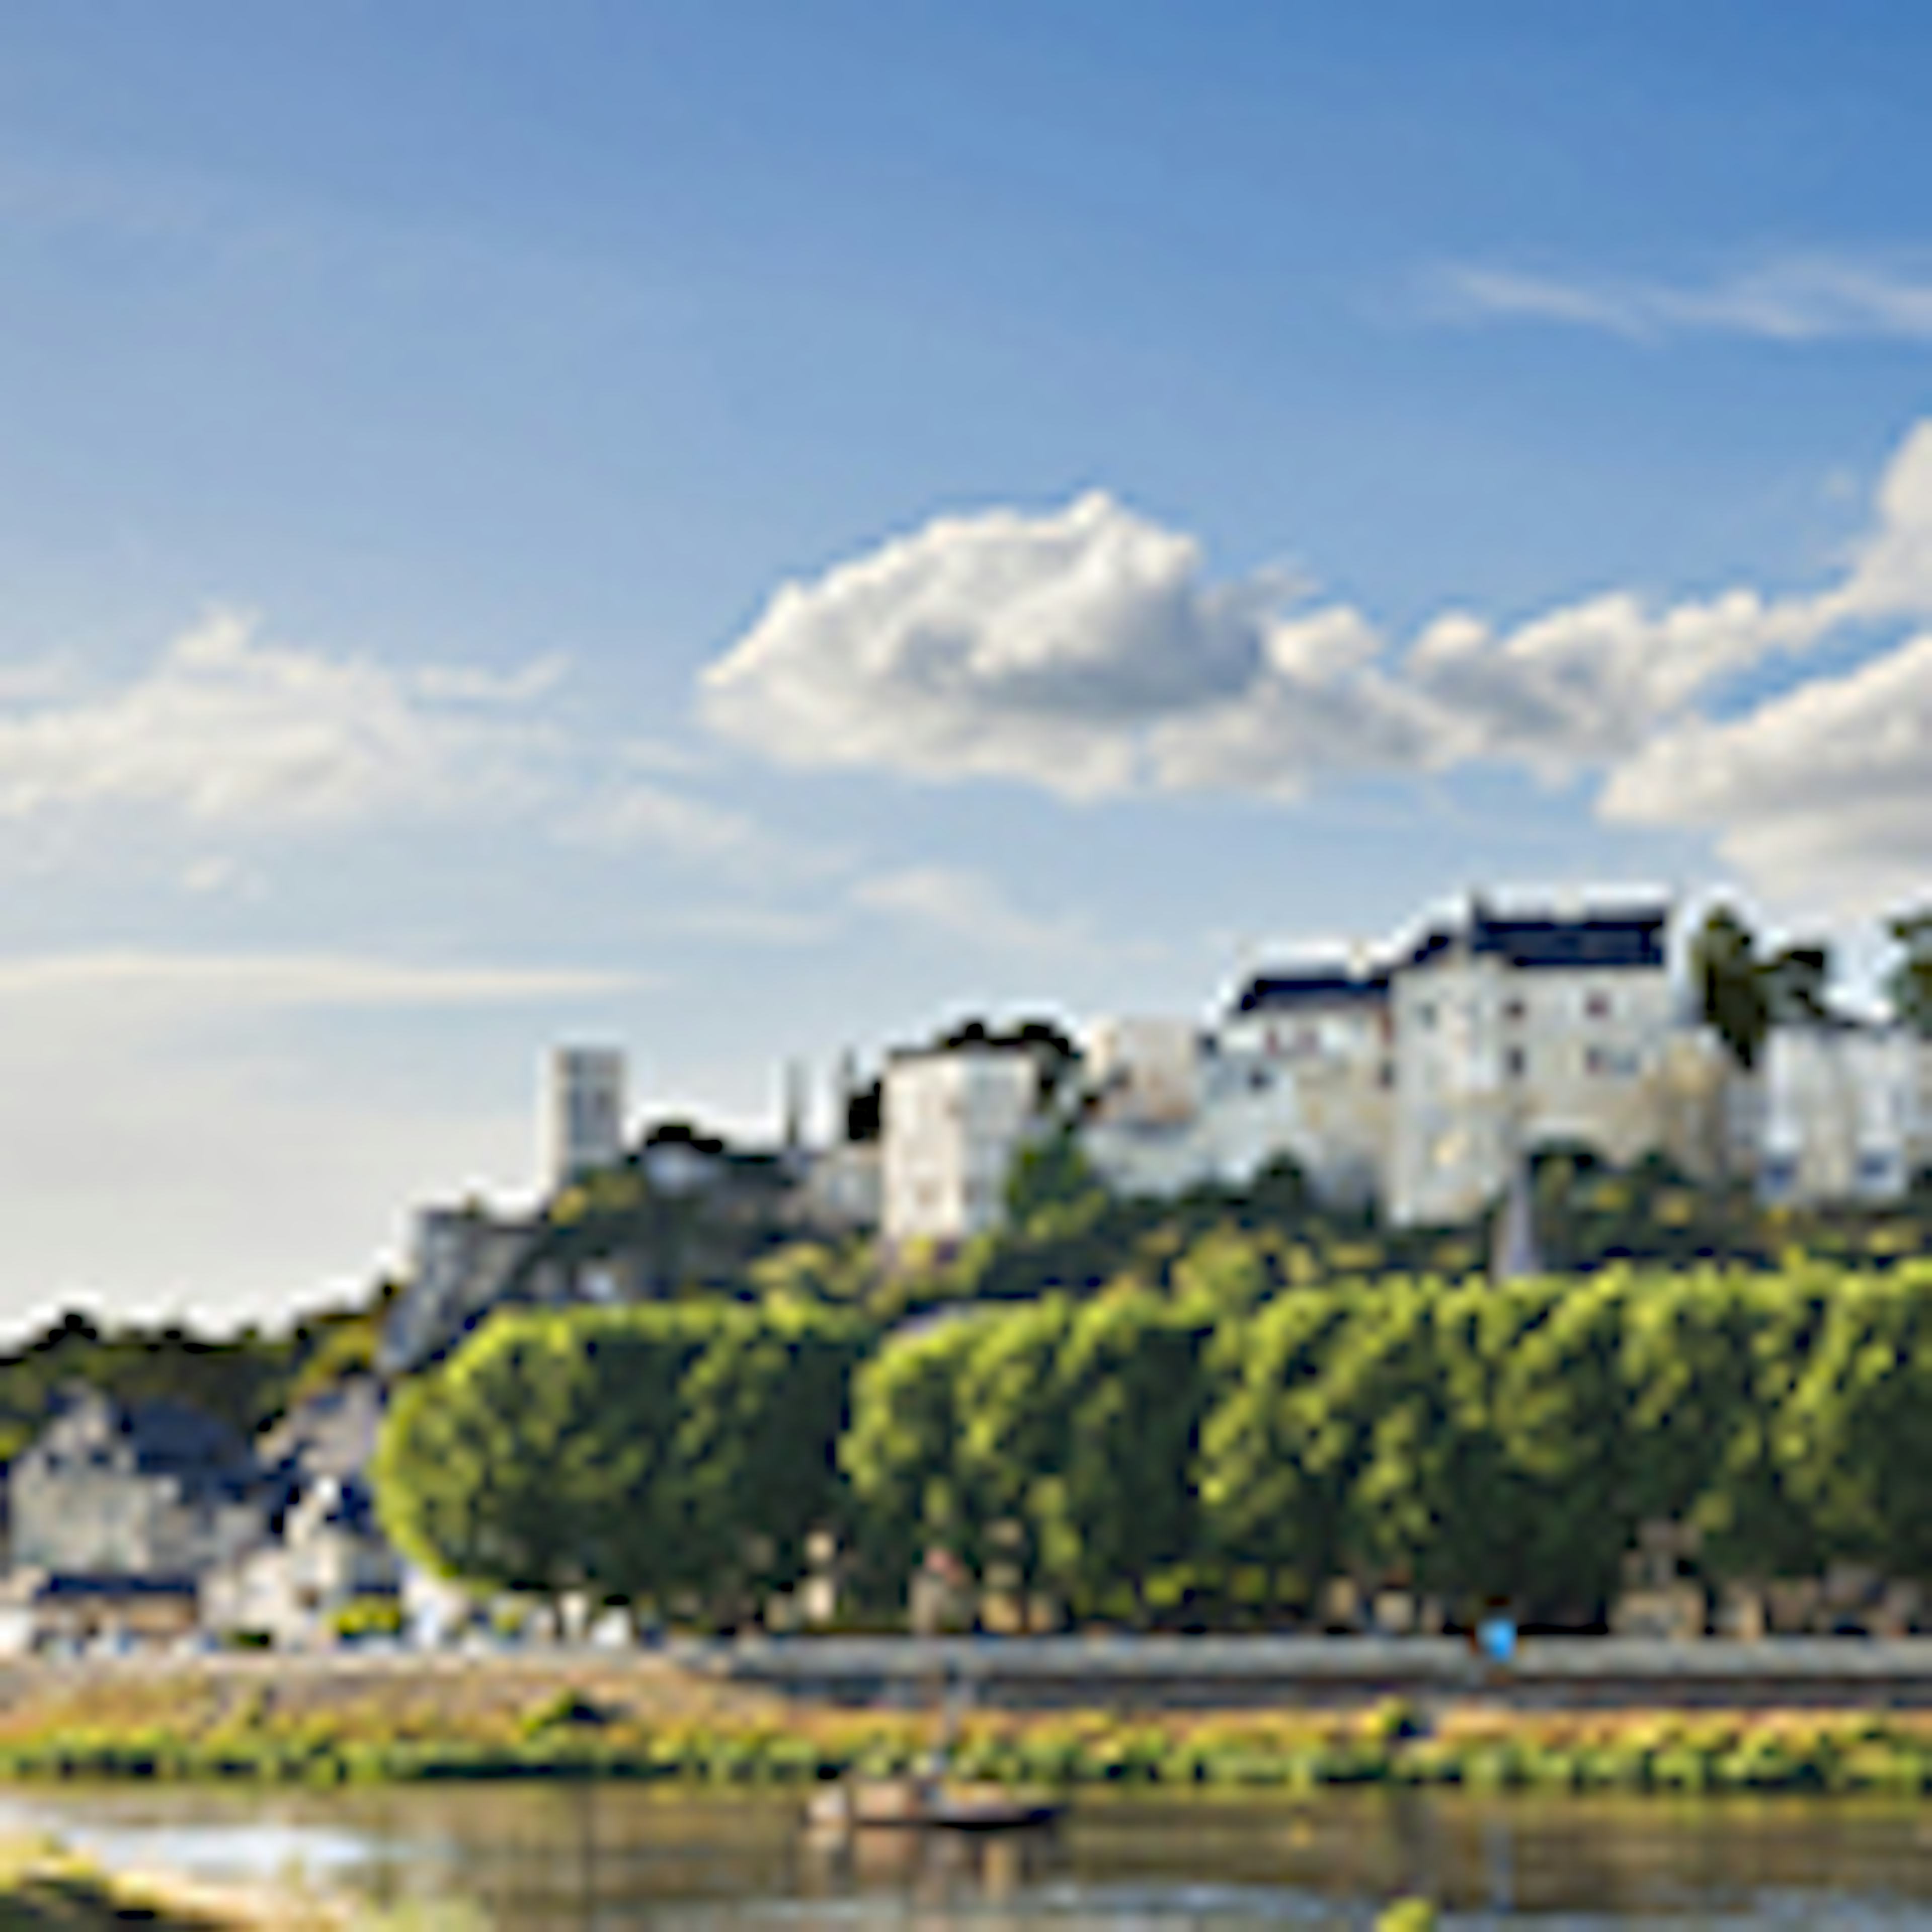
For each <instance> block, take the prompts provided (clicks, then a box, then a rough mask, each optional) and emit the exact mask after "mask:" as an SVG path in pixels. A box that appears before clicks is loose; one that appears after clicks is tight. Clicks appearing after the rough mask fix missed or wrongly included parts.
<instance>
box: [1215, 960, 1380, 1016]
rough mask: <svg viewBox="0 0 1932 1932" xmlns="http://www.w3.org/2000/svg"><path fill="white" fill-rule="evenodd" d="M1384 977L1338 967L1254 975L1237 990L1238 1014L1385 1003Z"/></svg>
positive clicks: (1317, 967)
mask: <svg viewBox="0 0 1932 1932" xmlns="http://www.w3.org/2000/svg"><path fill="white" fill-rule="evenodd" d="M1388 990H1389V980H1388V974H1386V973H1367V974H1356V973H1351V972H1349V971H1348V970H1347V969H1346V968H1342V967H1320V966H1316V967H1310V968H1307V969H1305V970H1304V971H1300V972H1277V973H1257V974H1256V975H1255V977H1253V979H1252V980H1250V981H1249V982H1248V983H1247V985H1246V986H1244V987H1243V988H1242V989H1241V997H1240V998H1239V999H1238V1000H1237V1001H1235V1012H1237V1013H1279V1012H1281V1011H1283V1010H1286V1009H1290V1008H1293V1007H1317V1006H1321V1007H1328V1006H1337V1005H1349V1004H1355V1003H1357V1002H1358V1001H1378V1000H1386V999H1387V998H1388Z"/></svg>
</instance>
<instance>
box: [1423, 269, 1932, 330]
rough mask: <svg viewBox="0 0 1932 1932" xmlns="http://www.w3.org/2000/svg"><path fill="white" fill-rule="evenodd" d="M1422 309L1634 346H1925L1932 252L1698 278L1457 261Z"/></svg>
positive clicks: (1432, 281) (1931, 325) (1431, 281)
mask: <svg viewBox="0 0 1932 1932" xmlns="http://www.w3.org/2000/svg"><path fill="white" fill-rule="evenodd" d="M1424 307H1425V308H1426V309H1427V311H1429V312H1430V314H1432V315H1433V316H1435V317H1438V318H1439V319H1442V320H1450V321H1457V322H1463V323H1484V322H1503V323H1553V324H1556V325H1559V326H1563V327H1567V328H1573V329H1599V330H1603V331H1606V332H1609V333H1610V334H1612V335H1622V336H1627V337H1629V338H1631V339H1633V340H1634V341H1660V340H1661V339H1663V338H1665V337H1667V336H1673V335H1687V334H1693V333H1697V334H1713V335H1745V336H1755V337H1758V338H1761V339H1763V340H1765V341H1773V342H1788V343H1808V342H1822V341H1832V340H1855V339H1859V338H1864V339H1868V340H1891V341H1906V342H1925V341H1932V254H1927V253H1926V252H1924V251H1918V252H1915V253H1910V254H1885V255H1874V256H1859V255H1843V254H1822V253H1821V254H1792V255H1781V256H1777V257H1772V258H1770V259H1769V260H1763V261H1760V262H1757V263H1753V264H1751V265H1749V266H1745V267H1742V268H1739V269H1732V270H1729V271H1727V272H1724V273H1723V274H1720V275H1713V276H1710V277H1708V278H1703V279H1693V280H1685V281H1664V280H1656V279H1651V278H1641V277H1637V278H1631V277H1620V276H1604V275H1590V274H1587V273H1583V274H1573V273H1568V272H1562V271H1544V270H1537V269H1523V268H1520V267H1514V266H1501V265H1497V264H1494V263H1453V264H1451V265H1449V266H1445V267H1442V268H1439V269H1434V270H1433V271H1431V272H1430V273H1429V274H1428V275H1427V276H1426V277H1425V278H1424Z"/></svg>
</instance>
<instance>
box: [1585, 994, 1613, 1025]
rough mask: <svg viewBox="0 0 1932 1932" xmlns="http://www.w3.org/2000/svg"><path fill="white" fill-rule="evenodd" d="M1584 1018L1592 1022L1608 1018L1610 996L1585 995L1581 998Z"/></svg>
mask: <svg viewBox="0 0 1932 1932" xmlns="http://www.w3.org/2000/svg"><path fill="white" fill-rule="evenodd" d="M1583 1013H1584V1016H1585V1017H1586V1019H1593V1020H1607V1019H1609V1018H1610V995H1609V994H1607V993H1586V994H1585V995H1584V996H1583Z"/></svg>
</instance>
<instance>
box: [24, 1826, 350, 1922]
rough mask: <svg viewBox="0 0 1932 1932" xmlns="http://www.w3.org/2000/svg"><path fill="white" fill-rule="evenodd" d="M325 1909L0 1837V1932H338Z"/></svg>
mask: <svg viewBox="0 0 1932 1932" xmlns="http://www.w3.org/2000/svg"><path fill="white" fill-rule="evenodd" d="M349 1924H350V1921H349V1920H348V1919H347V1918H344V1917H342V1916H341V1915H339V1914H338V1912H335V1910H334V1909H332V1908H331V1907H329V1906H325V1905H323V1904H321V1903H318V1902H314V1901H311V1900H305V1899H302V1898H299V1897H294V1896H293V1895H291V1894H289V1893H287V1892H286V1891H277V1892H275V1893H274V1894H272V1895H271V1894H269V1893H266V1892H262V1891H251V1890H245V1889H238V1888H232V1887H220V1886H212V1885H197V1884H194V1883H192V1882H189V1881H187V1880H186V1879H179V1878H175V1877H172V1876H163V1875H160V1874H155V1875H142V1876H117V1875H115V1874H113V1873H108V1872H106V1871H104V1870H101V1867H98V1865H96V1864H93V1863H92V1862H91V1861H89V1860H87V1859H86V1858H78V1857H77V1856H76V1855H74V1853H73V1852H71V1851H69V1850H68V1849H67V1848H66V1847H65V1846H62V1845H61V1844H59V1843H57V1842H55V1841H52V1840H46V1839H34V1840H18V1841H10V1842H0V1932H95V1928H96V1927H101V1928H106V1927H111V1926H127V1925H147V1926H151V1927H154V1928H155V1932H271V1928H273V1932H347V1927H348V1926H349Z"/></svg>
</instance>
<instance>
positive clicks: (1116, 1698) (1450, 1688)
mask: <svg viewBox="0 0 1932 1932" xmlns="http://www.w3.org/2000/svg"><path fill="white" fill-rule="evenodd" d="M686 1661H687V1662H688V1663H689V1664H693V1665H694V1666H695V1667H697V1668H698V1669H700V1670H706V1671H708V1672H710V1673H715V1674H716V1675H718V1676H721V1677H724V1678H725V1679H728V1680H730V1681H731V1682H736V1683H740V1684H743V1685H747V1686H756V1687H758V1688H762V1689H766V1690H770V1691H777V1692H779V1693H781V1694H789V1695H791V1696H795V1697H802V1698H813V1699H825V1700H831V1701H833V1702H837V1703H851V1704H868V1705H877V1704H884V1705H894V1704H913V1703H922V1702H925V1701H928V1700H930V1699H931V1697H932V1695H933V1694H934V1692H935V1688H937V1687H939V1686H942V1685H946V1684H947V1683H948V1682H951V1683H953V1684H954V1685H957V1686H958V1687H959V1689H960V1690H961V1691H963V1692H965V1694H967V1695H968V1697H970V1698H971V1701H973V1702H974V1703H977V1704H978V1705H980V1706H984V1707H989V1708H997V1709H1049V1708H1053V1707H1061V1708H1066V1707H1069V1706H1082V1705H1084V1706H1095V1705H1101V1706H1117V1705H1119V1706H1142V1707H1144V1708H1167V1709H1174V1708H1186V1707H1193V1708H1196V1709H1209V1708H1220V1709H1230V1708H1233V1707H1235V1706H1244V1705H1268V1704H1301V1705H1308V1704H1331V1705H1342V1704H1360V1703H1364V1702H1370V1701H1373V1700H1375V1699H1376V1698H1378V1697H1407V1698H1410V1699H1414V1700H1424V1701H1427V1702H1431V1703H1435V1702H1443V1701H1454V1702H1463V1701H1465V1700H1471V1699H1478V1700H1493V1701H1496V1702H1497V1703H1508V1704H1510V1705H1514V1706H1521V1707H1529V1708H1538V1707H1541V1708H1544V1709H1577V1708H1585V1707H1601V1708H1616V1707H1618V1706H1643V1705H1673V1706H1684V1705H1704V1706H1726V1707H1729V1708H1731V1709H1738V1708H1753V1707H1755V1708H1767V1707H1778V1706H1794V1705H1810V1706H1846V1705H1873V1706H1891V1707H1902V1706H1923V1707H1927V1708H1932V1637H1911V1638H1906V1639H1903V1640H1879V1639H1874V1638H1869V1637H1777V1638H1771V1639H1768V1640H1765V1641H1763V1642H1762V1643H1733V1642H1729V1641H1727V1640H1721V1639H1706V1640H1699V1641H1697V1642H1692V1643H1665V1642H1660V1641H1656V1640H1649V1639H1639V1638H1629V1637H1531V1638H1527V1639H1526V1640H1523V1642H1522V1643H1520V1644H1519V1645H1518V1646H1517V1652H1516V1655H1515V1657H1514V1659H1513V1661H1511V1663H1510V1664H1508V1666H1507V1667H1499V1666H1496V1665H1493V1664H1490V1662H1489V1661H1487V1659H1485V1658H1481V1657H1478V1656H1477V1655H1475V1654H1474V1653H1472V1652H1471V1650H1470V1649H1469V1648H1468V1646H1466V1644H1464V1643H1463V1642H1462V1641H1461V1640H1460V1639H1456V1638H1445V1637H938V1638H914V1637H778V1638H757V1637H752V1638H745V1639H742V1640H739V1641H738V1642H736V1643H730V1644H720V1645H717V1646H708V1647H706V1649H703V1651H702V1652H694V1653H693V1654H691V1655H690V1656H689V1657H688V1658H687V1659H686Z"/></svg>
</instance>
